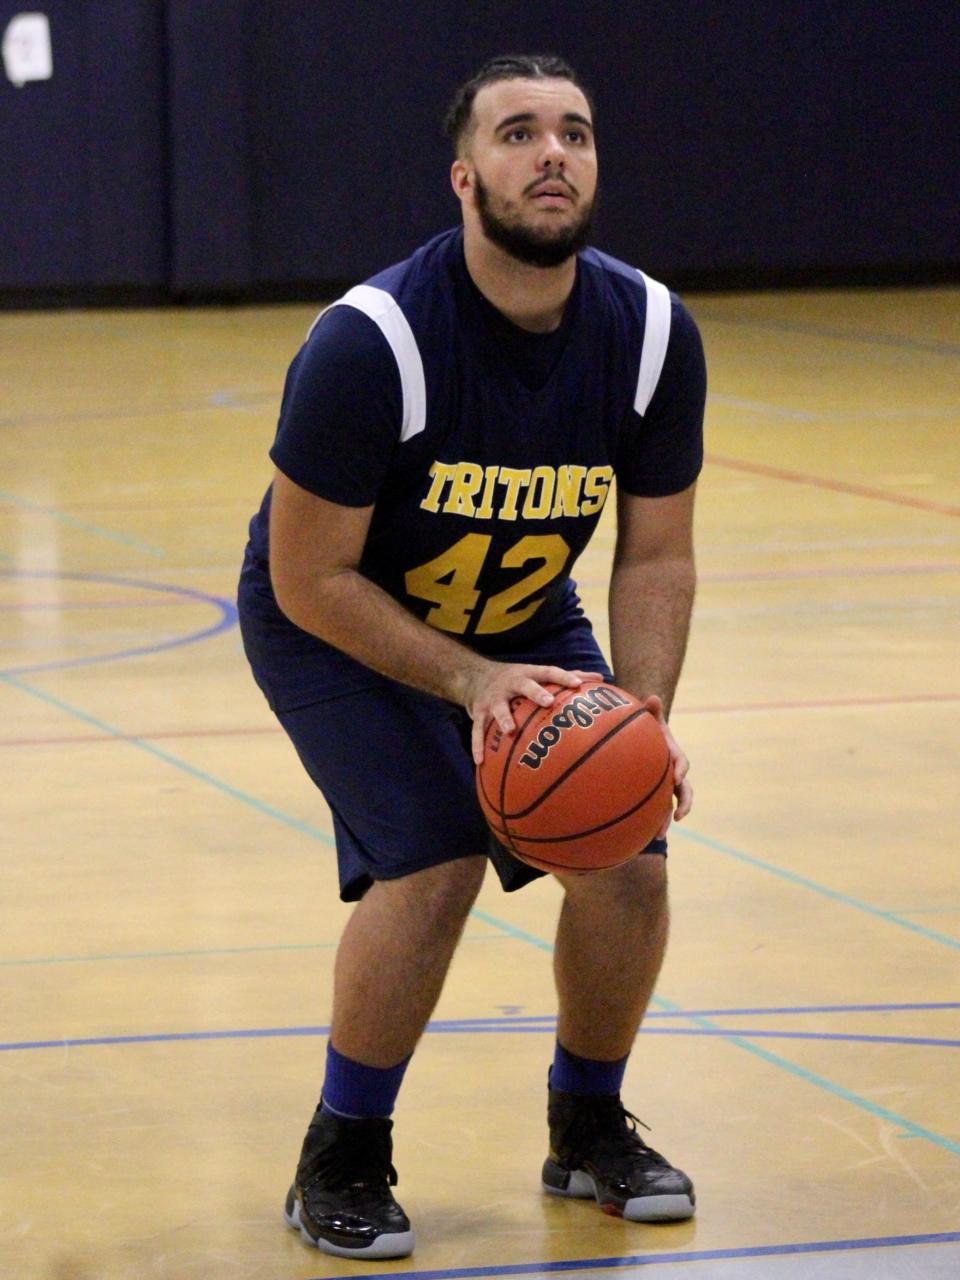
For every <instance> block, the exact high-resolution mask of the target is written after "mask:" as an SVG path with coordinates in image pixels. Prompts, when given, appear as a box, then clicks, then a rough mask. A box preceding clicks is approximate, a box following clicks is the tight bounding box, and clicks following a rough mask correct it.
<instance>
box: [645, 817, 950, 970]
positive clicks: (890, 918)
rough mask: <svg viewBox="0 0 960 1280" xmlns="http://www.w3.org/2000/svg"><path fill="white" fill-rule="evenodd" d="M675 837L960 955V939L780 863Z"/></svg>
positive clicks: (690, 836) (673, 832) (679, 832)
mask: <svg viewBox="0 0 960 1280" xmlns="http://www.w3.org/2000/svg"><path fill="white" fill-rule="evenodd" d="M675 836H683V837H684V839H686V840H691V841H692V842H693V843H694V844H701V845H703V846H704V847H705V848H707V849H712V850H713V852H714V853H722V854H723V855H724V856H725V857H727V858H735V859H736V861H737V862H742V863H744V864H745V865H746V866H748V867H754V868H755V869H756V870H758V871H766V872H767V873H768V874H769V875H772V876H777V877H778V879H780V880H785V881H787V883H788V884H793V885H797V886H798V887H799V888H801V889H809V890H810V891H811V893H817V894H819V895H820V896H821V897H822V898H829V899H830V901H831V902H839V903H842V905H843V906H845V907H852V908H853V909H854V910H855V911H862V912H863V913H864V914H865V915H868V916H873V918H874V919H875V920H883V921H885V923H887V924H893V925H897V927H898V928H900V929H907V930H908V931H909V932H910V933H916V934H918V935H919V936H920V937H921V938H926V939H927V940H928V941H929V942H939V943H940V944H941V946H945V947H952V948H953V950H954V951H960V938H954V937H951V935H950V934H948V933H940V932H939V931H938V930H936V929H928V928H926V926H925V925H922V924H917V923H916V922H915V921H914V920H905V919H904V917H903V916H900V915H897V914H896V913H895V912H893V911H884V910H882V909H881V908H880V907H874V906H872V905H871V904H870V903H869V902H862V901H861V900H860V899H859V898H854V897H852V896H851V895H850V894H849V893H841V892H840V891H839V890H837V889H829V888H827V886H826V885H823V884H819V883H818V882H817V881H816V880H810V879H808V877H807V876H801V875H799V874H798V873H797V872H796V871H788V870H787V869H786V867H778V866H777V865H776V863H773V862H764V860H763V859H762V858H756V857H754V856H753V854H750V853H744V852H743V850H742V849H734V848H732V847H731V846H730V845H728V844H721V842H720V841H719V840H713V839H711V838H710V837H709V836H702V835H700V834H699V833H698V832H696V831H690V830H689V829H688V828H687V827H683V826H680V825H679V824H674V826H672V827H671V828H670V838H671V840H672V839H673V838H674V837H675Z"/></svg>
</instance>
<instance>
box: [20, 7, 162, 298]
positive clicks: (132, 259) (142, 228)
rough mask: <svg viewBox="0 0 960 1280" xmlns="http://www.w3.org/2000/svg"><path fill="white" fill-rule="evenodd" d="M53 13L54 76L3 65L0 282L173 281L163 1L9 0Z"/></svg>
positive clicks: (70, 284)
mask: <svg viewBox="0 0 960 1280" xmlns="http://www.w3.org/2000/svg"><path fill="white" fill-rule="evenodd" d="M22 12H44V13H46V14H47V16H48V18H49V21H50V34H51V44H52V47H53V77H52V78H51V79H50V80H42V81H35V82H33V83H27V84H25V85H23V86H22V87H21V88H15V87H14V85H12V84H11V83H10V81H9V80H8V79H7V77H6V76H5V75H3V74H0V287H8V288H49V287H78V286H97V287H101V286H129V285H137V286H144V285H148V286H149V285H152V286H159V285H163V284H164V283H165V282H166V279H167V261H166V217H165V200H166V181H167V179H166V166H165V152H166V147H165V141H164V134H165V120H164V105H163V100H164V94H163V63H164V41H163V22H162V17H163V15H162V10H161V6H160V5H158V4H157V3H155V2H152V0H98V2H97V3H85V2H81V0H37V2H36V3H29V4H28V3H25V2H24V0H20V3H13V2H12V0H0V36H2V34H3V31H5V30H6V28H7V24H8V23H9V21H10V19H11V18H13V17H14V16H15V15H16V14H18V13H22Z"/></svg>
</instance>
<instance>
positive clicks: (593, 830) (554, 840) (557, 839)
mask: <svg viewBox="0 0 960 1280" xmlns="http://www.w3.org/2000/svg"><path fill="white" fill-rule="evenodd" d="M670 763H671V761H670V758H669V756H668V757H667V763H666V765H665V766H664V770H663V773H661V775H660V779H659V781H658V782H657V784H656V786H654V787H652V788H651V789H650V790H649V791H648V792H647V794H646V795H645V796H644V797H643V799H642V800H638V801H637V803H636V804H635V805H633V807H632V808H630V809H625V810H624V811H623V813H621V814H618V815H617V817H615V818H611V819H610V820H609V822H601V823H600V825H599V826H598V827H588V828H587V830H586V831H571V832H568V833H567V834H566V835H565V836H525V835H522V834H521V833H520V832H519V831H514V832H512V833H511V832H506V833H505V834H506V835H507V838H508V839H514V840H519V841H520V842H521V843H522V844H562V843H564V842H565V841H567V840H580V839H581V838H582V837H585V836H594V835H596V834H597V832H598V831H606V830H607V828H608V827H615V826H616V825H617V823H618V822H622V821H623V820H624V818H629V817H630V815H631V813H636V811H637V810H638V809H642V808H643V806H644V805H645V804H646V803H647V801H648V800H649V799H650V797H651V796H652V795H653V794H654V793H655V792H656V791H657V790H658V789H659V788H660V787H661V786H662V785H663V780H664V778H665V777H666V776H667V771H668V770H669V768H670ZM520 856H521V857H522V856H523V855H522V854H521V855H520Z"/></svg>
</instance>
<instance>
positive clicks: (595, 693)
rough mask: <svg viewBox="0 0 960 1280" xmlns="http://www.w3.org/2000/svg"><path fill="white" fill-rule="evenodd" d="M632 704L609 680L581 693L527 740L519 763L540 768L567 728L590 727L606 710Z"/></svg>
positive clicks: (531, 767) (530, 767)
mask: <svg viewBox="0 0 960 1280" xmlns="http://www.w3.org/2000/svg"><path fill="white" fill-rule="evenodd" d="M628 705H629V701H628V699H627V698H625V697H623V695H622V694H620V693H619V692H618V691H617V690H616V689H611V688H610V687H609V686H608V685H605V684H601V685H598V686H597V688H596V689H591V691H590V692H589V693H585V694H584V693H581V694H578V695H577V696H576V697H575V698H573V699H571V701H570V702H568V703H567V705H566V706H565V707H564V708H563V710H562V711H558V712H557V714H556V715H555V716H553V717H552V718H551V720H550V722H549V724H545V725H544V726H543V728H542V729H541V730H540V732H539V733H538V734H537V736H536V737H535V738H532V739H531V740H530V742H528V743H527V745H526V748H525V750H524V753H523V755H522V756H520V758H519V761H518V763H519V764H522V765H526V767H527V768H528V769H539V768H540V765H541V764H542V763H543V761H544V760H545V759H546V757H547V756H548V755H549V754H550V749H551V748H552V747H555V746H556V745H557V743H558V742H559V741H560V738H561V737H562V735H563V734H564V733H565V732H566V731H567V730H569V729H589V728H590V726H591V725H592V724H593V722H594V720H596V719H597V717H598V716H601V715H603V713H604V712H605V711H613V710H614V709H615V708H617V707H626V706H628Z"/></svg>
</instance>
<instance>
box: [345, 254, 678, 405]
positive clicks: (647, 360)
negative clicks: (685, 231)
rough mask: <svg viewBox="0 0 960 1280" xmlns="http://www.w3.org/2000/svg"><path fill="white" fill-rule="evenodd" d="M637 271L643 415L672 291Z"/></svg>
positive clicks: (666, 330)
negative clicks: (641, 299) (643, 295)
mask: <svg viewBox="0 0 960 1280" xmlns="http://www.w3.org/2000/svg"><path fill="white" fill-rule="evenodd" d="M637 274H638V275H640V276H642V277H643V283H644V285H645V286H646V290H647V319H646V323H645V325H644V329H643V350H642V351H641V352H640V373H639V375H638V377H637V394H636V397H635V398H634V401H633V407H634V409H636V411H637V413H639V414H640V415H641V417H642V416H643V414H645V413H646V412H647V407H648V406H649V404H650V401H651V400H652V399H653V393H654V392H655V391H656V389H657V383H658V382H659V381H660V374H661V372H662V370H663V362H664V359H665V358H666V354H667V343H668V342H669V341H670V291H669V289H668V288H667V286H666V285H664V284H661V283H660V281H659V280H651V278H650V277H649V276H648V275H644V273H643V272H642V271H638V273H637ZM348 296H349V295H348Z"/></svg>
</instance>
